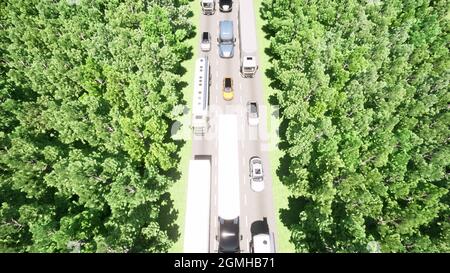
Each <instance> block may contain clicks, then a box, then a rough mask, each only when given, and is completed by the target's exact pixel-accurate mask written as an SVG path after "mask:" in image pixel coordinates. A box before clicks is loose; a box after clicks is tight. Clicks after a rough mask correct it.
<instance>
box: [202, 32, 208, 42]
mask: <svg viewBox="0 0 450 273" xmlns="http://www.w3.org/2000/svg"><path fill="white" fill-rule="evenodd" d="M203 41H204V42H207V41H208V32H203Z"/></svg>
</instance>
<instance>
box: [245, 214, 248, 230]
mask: <svg viewBox="0 0 450 273" xmlns="http://www.w3.org/2000/svg"><path fill="white" fill-rule="evenodd" d="M245 227H246V228H247V227H248V216H247V215H246V216H245Z"/></svg>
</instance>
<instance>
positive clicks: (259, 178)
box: [249, 156, 264, 192]
mask: <svg viewBox="0 0 450 273" xmlns="http://www.w3.org/2000/svg"><path fill="white" fill-rule="evenodd" d="M249 166H250V187H251V188H252V190H253V191H255V192H261V191H263V190H264V171H263V165H262V160H261V158H259V157H257V156H254V157H252V158H250V164H249Z"/></svg>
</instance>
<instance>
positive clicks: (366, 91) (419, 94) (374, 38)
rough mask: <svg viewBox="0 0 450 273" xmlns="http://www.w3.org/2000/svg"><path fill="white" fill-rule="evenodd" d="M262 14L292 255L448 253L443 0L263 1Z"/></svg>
mask: <svg viewBox="0 0 450 273" xmlns="http://www.w3.org/2000/svg"><path fill="white" fill-rule="evenodd" d="M261 13H262V15H263V17H264V18H265V19H266V20H267V25H266V26H265V30H266V31H267V33H268V35H269V36H272V37H271V43H270V48H269V52H270V54H271V57H272V64H273V66H272V68H271V70H270V71H269V76H271V77H272V85H273V86H274V87H275V88H276V89H277V90H278V91H277V95H276V98H277V101H278V103H279V104H280V106H281V109H282V124H283V126H284V127H283V128H281V130H280V131H281V133H282V139H283V143H282V144H281V145H280V147H282V148H283V150H284V152H285V156H284V158H283V159H282V165H281V167H280V169H279V170H278V173H279V175H280V179H281V180H282V182H283V183H284V184H285V185H287V186H288V187H289V188H290V190H291V192H292V197H291V198H290V208H289V209H288V211H284V212H282V214H283V213H285V214H286V215H289V216H290V217H289V219H284V221H285V223H286V225H288V227H289V228H290V230H291V231H292V234H291V240H292V242H293V243H294V245H295V247H296V250H297V251H299V252H348V251H350V252H365V251H382V252H437V251H446V252H448V251H450V244H449V242H450V210H449V205H450V194H449V188H450V186H449V161H450V147H449V145H448V141H449V139H450V138H449V137H450V134H449V125H450V113H449V112H448V109H449V101H450V93H449V87H448V86H449V79H450V75H449V67H450V58H449V52H448V41H449V38H450V37H449V17H448V1H445V0H438V1H429V0H391V1H376V0H371V1H369V0H367V1H331V0H328V1H327V0H317V1H303V0H272V1H268V2H267V3H266V4H264V5H263V8H262V10H261ZM285 218H286V217H285Z"/></svg>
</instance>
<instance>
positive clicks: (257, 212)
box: [192, 0, 277, 252]
mask: <svg viewBox="0 0 450 273" xmlns="http://www.w3.org/2000/svg"><path fill="white" fill-rule="evenodd" d="M238 7H239V1H237V0H235V1H234V2H233V10H232V12H230V13H223V12H220V11H219V8H218V1H216V12H215V14H214V15H203V14H201V17H200V27H199V29H198V30H197V31H199V32H200V33H201V32H203V31H208V32H210V33H211V50H210V51H209V52H202V51H201V50H200V41H198V43H197V50H198V52H199V53H200V54H199V56H208V59H209V61H210V70H211V76H212V78H211V87H210V95H209V98H210V101H209V109H210V126H211V127H210V128H209V130H208V133H207V134H206V135H205V136H204V137H196V136H194V138H193V146H192V159H194V158H195V156H199V155H200V156H201V155H211V159H212V162H211V163H212V168H211V170H212V174H211V176H212V184H211V215H210V223H211V225H210V252H217V249H218V243H217V241H216V239H215V237H216V235H217V234H218V220H217V210H218V208H217V194H218V193H217V181H218V178H217V173H218V167H219V166H218V164H217V153H218V137H217V128H216V124H217V122H216V118H217V115H218V114H221V113H223V114H237V115H238V123H239V124H238V134H239V155H238V158H236V160H239V175H240V177H239V180H240V181H239V183H240V202H241V204H240V211H241V214H240V232H241V234H242V235H243V239H242V240H241V251H242V252H249V243H250V241H251V230H252V225H253V229H254V228H255V227H256V226H258V223H260V222H258V221H262V220H263V218H264V217H266V218H267V223H268V226H269V231H270V232H271V233H274V237H275V245H277V236H276V230H275V218H274V217H275V214H274V206H273V191H272V177H271V174H270V173H271V172H270V161H269V155H268V147H269V141H268V136H269V134H268V129H267V122H266V121H267V114H268V113H267V112H268V111H269V110H268V109H269V108H268V105H266V103H265V102H264V101H263V93H262V90H263V86H262V79H261V72H260V70H258V72H257V73H256V75H255V77H254V78H246V79H244V78H242V77H241V75H240V73H239V66H240V60H239V56H240V52H239V35H238ZM198 8H201V7H200V5H199V6H198ZM256 14H257V13H256ZM221 20H232V21H233V26H234V34H235V37H236V45H235V51H234V57H233V58H232V59H223V58H220V57H219V53H218V46H217V37H218V32H219V21H221ZM257 59H259V58H257ZM226 76H231V77H232V78H233V81H234V82H233V84H234V91H235V92H234V98H233V100H231V101H225V100H224V99H223V97H222V81H223V78H224V77H226ZM250 100H252V101H256V102H257V103H258V106H259V115H260V120H259V126H258V127H250V126H249V125H248V122H247V114H246V103H247V101H250ZM269 114H270V113H269ZM252 156H259V157H261V159H262V161H263V168H264V181H265V188H264V190H263V191H262V192H259V193H256V192H254V191H252V190H251V188H250V180H249V160H250V157H252ZM275 249H277V247H275Z"/></svg>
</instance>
